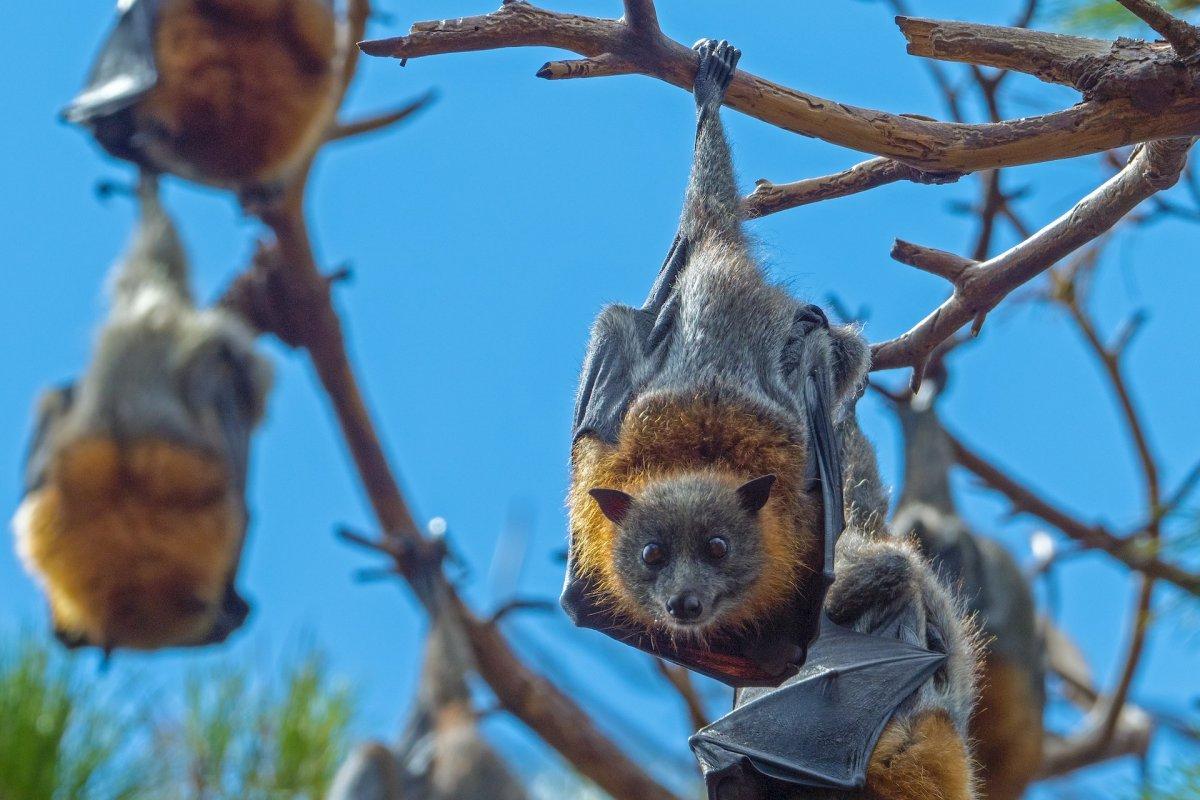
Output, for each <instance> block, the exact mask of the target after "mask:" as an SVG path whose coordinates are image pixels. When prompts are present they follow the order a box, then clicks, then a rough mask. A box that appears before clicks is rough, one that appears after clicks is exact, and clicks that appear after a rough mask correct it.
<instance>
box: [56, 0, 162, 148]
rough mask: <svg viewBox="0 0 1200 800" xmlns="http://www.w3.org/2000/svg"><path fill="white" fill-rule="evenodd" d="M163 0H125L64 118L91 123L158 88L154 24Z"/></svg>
mask: <svg viewBox="0 0 1200 800" xmlns="http://www.w3.org/2000/svg"><path fill="white" fill-rule="evenodd" d="M162 2H163V0H132V2H128V3H122V4H121V6H120V7H119V10H118V17H117V24H116V25H115V26H114V27H113V29H112V31H111V32H110V33H109V36H108V39H107V40H106V41H105V42H104V45H103V47H101V49H100V54H99V55H98V56H97V57H96V61H95V62H94V63H93V65H92V70H91V72H90V73H89V74H88V79H87V85H86V86H85V87H84V88H83V91H82V92H80V93H79V94H78V95H77V96H76V97H75V99H74V100H72V101H71V103H70V104H69V105H68V106H67V107H66V108H65V109H63V112H62V115H63V118H64V119H66V120H67V121H68V122H73V123H77V124H85V125H86V124H90V123H92V122H94V121H96V120H98V119H100V118H103V117H108V116H110V115H112V114H115V113H117V112H119V111H122V110H124V109H126V108H128V107H129V106H131V105H133V104H134V103H135V102H137V100H138V99H139V98H141V97H142V96H143V95H145V94H146V92H148V91H150V90H151V89H152V88H154V85H155V84H156V83H157V82H158V69H157V67H155V63H154V23H155V19H156V17H157V15H158V8H159V6H160V5H162Z"/></svg>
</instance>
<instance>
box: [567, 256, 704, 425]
mask: <svg viewBox="0 0 1200 800" xmlns="http://www.w3.org/2000/svg"><path fill="white" fill-rule="evenodd" d="M687 249H688V248H687V240H686V239H684V238H683V236H681V235H680V236H676V237H675V241H674V242H673V243H672V245H671V251H670V252H669V253H668V254H667V260H666V261H665V262H664V263H663V265H662V268H661V269H660V270H659V272H658V277H657V279H655V281H654V286H652V287H651V289H650V295H649V296H648V297H647V298H646V302H645V303H644V304H643V305H642V307H641V308H640V309H637V310H636V311H632V314H633V324H634V327H635V328H636V336H635V338H636V339H637V346H636V350H637V351H636V352H629V350H630V348H631V346H632V345H633V343H632V342H630V341H628V340H625V339H622V340H620V341H617V340H602V341H597V342H593V347H592V348H591V350H590V352H589V353H588V357H587V360H586V361H585V362H584V365H583V379H582V380H581V381H580V388H579V396H578V397H577V398H576V400H575V429H574V431H573V436H572V439H578V438H579V437H580V436H583V435H585V434H591V435H593V436H596V437H598V438H600V439H601V440H602V441H605V442H608V443H609V444H616V442H617V437H618V435H619V434H620V431H621V420H622V419H624V417H625V411H626V410H627V409H628V408H629V403H630V401H631V400H632V398H633V394H634V391H635V390H636V389H637V385H636V381H637V379H638V377H639V372H640V370H639V368H638V366H639V364H640V363H641V362H644V361H645V360H647V359H652V358H653V357H654V354H655V352H656V351H658V349H659V345H661V344H662V343H663V342H664V341H666V340H667V339H668V338H669V336H670V334H671V329H672V325H673V323H674V319H675V309H676V308H677V306H678V300H677V299H676V297H675V292H674V289H675V281H676V280H677V279H678V277H679V273H680V272H681V271H682V270H683V268H684V266H685V265H686V263H687Z"/></svg>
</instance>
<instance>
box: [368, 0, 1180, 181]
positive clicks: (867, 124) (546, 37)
mask: <svg viewBox="0 0 1200 800" xmlns="http://www.w3.org/2000/svg"><path fill="white" fill-rule="evenodd" d="M361 46H362V48H363V51H364V52H365V53H368V54H370V55H374V56H391V57H394V58H399V59H409V58H420V57H423V56H431V55H440V54H444V53H460V52H468V51H475V50H494V49H497V48H502V47H531V46H540V47H558V48H562V49H564V50H570V51H572V52H575V53H578V54H580V55H582V56H586V57H589V58H593V57H596V56H599V55H602V54H611V55H613V56H617V57H619V58H620V59H623V60H624V61H625V62H628V63H630V64H633V65H635V66H636V68H637V71H638V72H641V73H643V74H646V75H650V76H653V77H656V78H659V79H660V80H663V81H666V82H667V83H670V84H673V85H675V86H678V87H681V88H685V89H690V88H691V84H692V80H693V78H694V75H695V69H696V56H695V54H694V53H693V52H692V51H691V50H689V49H688V48H687V47H684V46H683V45H682V44H680V43H679V42H676V41H674V40H671V39H668V38H666V37H664V36H662V35H661V34H656V35H654V36H647V35H645V34H644V32H642V31H633V30H632V29H630V28H629V27H628V26H626V25H625V24H624V23H623V22H622V21H621V20H612V19H599V18H595V17H584V16H579V15H576V14H563V13H558V12H553V11H548V10H545V9H542V8H538V7H536V6H533V5H530V4H529V3H527V2H523V0H509V1H508V2H506V3H505V4H504V5H503V6H502V7H501V8H500V9H499V10H497V11H494V12H492V13H490V14H484V15H481V16H474V17H462V18H459V19H447V20H441V21H429V22H417V23H414V25H413V26H412V30H411V31H410V33H409V35H408V36H400V37H396V38H392V39H381V40H376V41H371V42H364V43H363V44H362V45H361ZM1118 72H1119V70H1118ZM1118 83H1119V81H1118ZM1168 88H1169V90H1170V91H1169V92H1166V93H1165V94H1164V93H1163V92H1159V93H1158V94H1157V95H1155V108H1154V109H1153V112H1152V113H1151V112H1150V111H1148V110H1147V109H1146V107H1145V106H1146V102H1145V100H1144V97H1143V96H1144V94H1145V93H1144V92H1143V93H1140V94H1139V93H1129V94H1127V96H1116V95H1117V94H1119V93H1114V96H1112V98H1111V99H1108V100H1106V101H1105V102H1085V103H1081V104H1079V105H1076V106H1074V107H1072V108H1070V109H1067V110H1064V111H1060V112H1057V113H1054V114H1047V115H1043V116H1037V117H1028V118H1025V119H1019V120H1011V121H1006V122H1003V123H999V124H984V125H965V124H958V123H945V122H934V121H930V120H927V119H918V118H916V117H910V116H904V115H901V114H889V113H886V112H882V111H874V110H871V109H864V108H857V107H855V106H851V105H847V104H845V103H838V102H834V101H832V100H826V99H824V98H821V97H817V96H815V95H810V94H806V93H804V92H800V91H796V90H794V89H789V88H787V87H785V86H780V85H779V84H777V83H773V82H771V81H768V80H765V79H763V78H759V77H757V76H754V75H751V74H750V73H748V72H744V71H739V72H738V73H737V74H736V75H735V77H734V80H733V83H732V85H731V86H730V88H729V92H728V94H727V95H726V101H725V102H726V104H727V105H728V106H729V107H731V108H734V109H737V110H739V111H742V112H744V113H746V114H749V115H750V116H752V117H756V118H758V119H761V120H763V121H764V122H768V123H770V124H772V125H775V126H777V127H780V128H783V129H784V130H788V131H792V132H794V133H799V134H802V135H805V136H813V137H816V138H819V139H824V140H825V141H828V142H832V143H833V144H839V145H842V146H845V147H849V148H852V149H855V150H860V151H863V152H868V153H874V154H876V155H880V156H887V157H889V158H894V159H897V160H900V161H904V162H906V163H909V164H912V165H914V166H917V167H920V168H921V169H923V170H926V171H932V172H972V171H975V170H979V169H991V168H994V167H1001V166H1008V165H1015V164H1029V163H1037V162H1042V161H1054V160H1058V159H1062V158H1069V157H1072V156H1079V155H1086V154H1091V153H1098V152H1101V151H1104V150H1108V149H1111V148H1113V147H1117V146H1120V145H1124V144H1129V143H1131V142H1142V141H1147V140H1150V139H1162V138H1168V137H1178V136H1190V135H1193V134H1197V133H1200V97H1198V96H1196V94H1195V92H1193V91H1192V90H1191V88H1190V83H1189V82H1187V81H1183V82H1180V81H1175V82H1174V83H1172V84H1171V85H1170V87H1168ZM1164 91H1165V90H1164Z"/></svg>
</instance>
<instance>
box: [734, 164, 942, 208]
mask: <svg viewBox="0 0 1200 800" xmlns="http://www.w3.org/2000/svg"><path fill="white" fill-rule="evenodd" d="M961 177H962V173H959V172H925V171H923V170H919V169H917V168H916V167H910V166H909V165H908V164H902V163H901V162H899V161H894V160H892V159H890V158H873V159H871V160H870V161H864V162H862V163H861V164H855V165H854V166H853V167H850V169H847V170H843V171H842V172H836V173H834V174H832V175H823V176H821V177H819V178H806V179H805V180H802V181H795V182H794V183H782V184H775V183H771V182H770V181H768V180H765V179H764V180H760V181H758V182H757V183H756V184H755V185H754V191H753V192H751V193H750V194H748V195H747V196H746V197H745V198H743V200H742V211H743V213H744V214H745V216H746V219H755V218H757V217H765V216H767V215H768V214H774V213H776V212H779V211H786V210H787V209H789V208H796V207H797V206H803V205H808V204H809V203H816V202H819V201H821V200H830V199H833V198H835V197H846V196H847V195H851V194H857V193H858V192H865V191H867V190H868V189H874V188H876V187H879V186H885V185H887V184H889V183H895V182H896V181H912V182H914V183H929V184H942V183H953V182H954V181H957V180H958V179H959V178H961Z"/></svg>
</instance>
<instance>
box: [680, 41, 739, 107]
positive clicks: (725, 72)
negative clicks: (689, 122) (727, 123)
mask: <svg viewBox="0 0 1200 800" xmlns="http://www.w3.org/2000/svg"><path fill="white" fill-rule="evenodd" d="M692 49H693V50H695V51H696V52H697V53H699V54H700V64H699V67H698V68H697V69H696V82H695V85H694V88H693V91H694V93H695V95H696V105H697V107H699V108H701V109H705V108H717V107H719V106H720V105H721V103H723V102H724V101H725V90H726V89H728V88H729V82H730V81H732V80H733V73H734V72H735V71H736V70H737V63H738V59H740V58H741V57H742V51H741V50H738V49H737V48H736V47H734V46H733V45H731V44H730V43H729V42H727V41H725V40H724V39H722V40H721V41H717V40H715V39H701V40H700V41H698V42H696V44H694V45H692Z"/></svg>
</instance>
